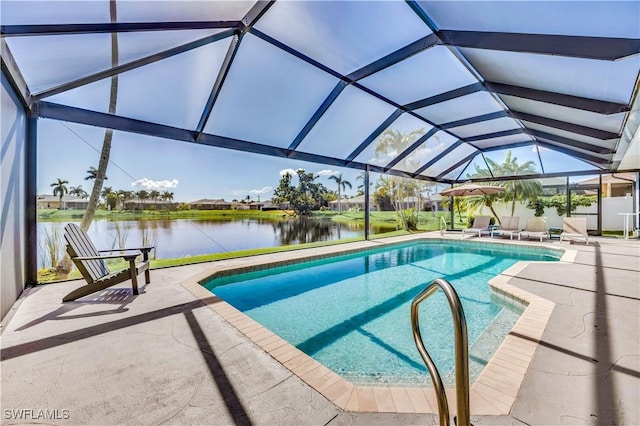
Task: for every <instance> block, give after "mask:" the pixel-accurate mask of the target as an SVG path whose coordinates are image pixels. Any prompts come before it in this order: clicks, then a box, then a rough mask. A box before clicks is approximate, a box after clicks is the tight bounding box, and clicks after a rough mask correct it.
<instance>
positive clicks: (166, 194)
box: [51, 167, 174, 210]
mask: <svg viewBox="0 0 640 426" xmlns="http://www.w3.org/2000/svg"><path fill="white" fill-rule="evenodd" d="M96 173H97V171H96V169H95V167H90V168H89V170H87V177H85V180H93V179H95V177H96ZM105 179H108V178H107V177H106V176H105ZM68 184H69V181H67V180H64V179H60V178H58V179H56V181H55V182H53V183H52V184H51V187H52V188H53V195H54V196H58V199H59V201H60V208H62V197H63V196H65V195H67V194H69V195H74V196H76V197H79V198H82V199H86V198H87V197H88V196H89V194H88V193H87V191H85V190H84V188H82V185H78V186H68ZM173 196H174V194H173V192H170V191H163V192H160V191H157V190H151V191H147V190H146V189H142V190H139V191H127V190H122V189H120V190H115V191H114V190H113V188H112V187H110V186H105V187H104V188H102V190H101V191H100V195H99V197H100V198H101V199H102V201H103V203H104V206H105V207H106V208H108V209H109V210H114V209H116V208H117V207H118V205H121V206H122V207H123V208H125V209H126V208H127V205H129V206H131V205H133V204H135V200H138V201H140V202H141V203H144V202H145V201H146V200H153V201H156V202H157V201H160V200H162V201H165V202H171V201H173Z"/></svg>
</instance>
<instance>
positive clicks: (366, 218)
mask: <svg viewBox="0 0 640 426" xmlns="http://www.w3.org/2000/svg"><path fill="white" fill-rule="evenodd" d="M369 204H370V203H369V165H368V164H367V165H366V166H365V168H364V239H365V241H369V226H370V222H371V221H370V217H369V214H370V213H369V211H370V209H371V206H370V205H369Z"/></svg>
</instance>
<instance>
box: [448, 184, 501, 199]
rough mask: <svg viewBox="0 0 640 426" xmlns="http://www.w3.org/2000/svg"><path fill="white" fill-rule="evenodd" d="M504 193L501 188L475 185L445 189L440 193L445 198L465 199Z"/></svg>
mask: <svg viewBox="0 0 640 426" xmlns="http://www.w3.org/2000/svg"><path fill="white" fill-rule="evenodd" d="M500 192H504V188H503V187H501V186H490V185H477V184H475V183H471V182H468V183H465V184H462V185H460V186H456V187H455V188H451V189H446V190H444V191H442V192H441V193H440V195H443V196H445V197H454V196H455V197H466V196H468V195H491V194H498V193H500Z"/></svg>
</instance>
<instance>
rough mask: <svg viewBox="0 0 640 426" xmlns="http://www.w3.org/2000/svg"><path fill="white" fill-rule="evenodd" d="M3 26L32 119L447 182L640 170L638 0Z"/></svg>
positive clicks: (135, 10) (106, 16) (43, 17)
mask: <svg viewBox="0 0 640 426" xmlns="http://www.w3.org/2000/svg"><path fill="white" fill-rule="evenodd" d="M114 6H115V7H114ZM0 16H1V19H2V66H3V70H4V71H5V73H6V75H8V77H9V79H10V81H11V83H12V84H13V86H14V87H15V88H16V90H17V91H18V93H19V95H21V96H22V99H23V101H24V104H25V106H26V107H27V108H28V109H30V110H31V111H32V112H33V113H34V114H36V115H37V116H39V117H43V118H51V119H57V120H63V121H69V122H76V123H82V124H87V125H93V126H100V127H105V128H113V129H118V130H124V131H129V132H134V133H140V134H145V135H152V136H157V137H162V138H168V139H174V140H178V141H183V142H184V141H187V142H192V143H197V144H204V145H210V146H214V147H221V148H228V149H234V150H240V151H246V152H253V153H261V154H265V155H272V156H278V157H288V158H294V159H300V160H305V161H313V162H317V163H323V164H330V165H335V166H343V167H351V168H357V169H365V168H367V166H368V168H369V170H372V171H376V172H382V173H389V174H394V175H399V176H406V177H413V178H418V179H427V180H436V181H441V182H459V181H467V180H483V179H484V180H487V179H495V178H499V177H502V178H503V179H504V178H505V177H507V178H508V177H509V176H511V177H513V176H531V177H538V176H540V177H542V176H550V175H560V174H563V173H578V172H586V173H594V172H595V173H603V172H610V171H623V170H638V169H640V143H639V142H638V138H639V135H638V133H639V132H638V126H639V124H640V114H639V109H640V105H639V101H638V96H637V93H638V78H639V71H640V2H638V1H619V2H618V1H584V2H581V1H566V2H565V1H548V2H547V1H513V2H511V1H274V2H262V1H260V2H252V1H228V2H224V1H136V0H132V1H124V0H118V1H115V2H111V3H110V2H109V1H106V0H95V1H11V0H3V1H2V3H1V15H0ZM114 83H117V87H116V86H113V87H115V92H114V94H113V96H115V109H113V108H112V109H111V111H110V108H109V104H110V99H112V98H111V96H112V85H113V84H114ZM509 159H511V160H513V159H516V161H515V163H516V164H515V167H512V168H505V167H504V166H503V164H504V163H506V162H508V160H509Z"/></svg>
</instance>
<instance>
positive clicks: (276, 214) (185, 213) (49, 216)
mask: <svg viewBox="0 0 640 426" xmlns="http://www.w3.org/2000/svg"><path fill="white" fill-rule="evenodd" d="M291 213H292V212H290V211H285V210H269V211H260V210H181V211H168V210H132V211H130V210H112V211H109V210H102V209H98V210H96V214H95V216H94V217H93V218H94V220H154V219H164V220H166V219H212V220H215V219H250V218H254V219H274V220H277V219H280V218H282V217H288V216H290V215H291ZM83 214H84V210H57V209H39V210H38V220H39V221H42V222H79V221H80V220H82V215H83Z"/></svg>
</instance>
